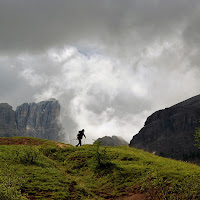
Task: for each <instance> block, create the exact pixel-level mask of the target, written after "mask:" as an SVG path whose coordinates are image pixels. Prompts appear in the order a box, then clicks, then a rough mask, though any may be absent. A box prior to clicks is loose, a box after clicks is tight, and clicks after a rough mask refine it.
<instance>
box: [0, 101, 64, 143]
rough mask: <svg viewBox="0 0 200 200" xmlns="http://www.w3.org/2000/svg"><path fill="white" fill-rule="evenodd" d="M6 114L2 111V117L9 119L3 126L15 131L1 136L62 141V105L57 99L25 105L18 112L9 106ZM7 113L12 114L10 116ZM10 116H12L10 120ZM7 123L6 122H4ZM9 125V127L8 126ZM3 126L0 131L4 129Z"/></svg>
mask: <svg viewBox="0 0 200 200" xmlns="http://www.w3.org/2000/svg"><path fill="white" fill-rule="evenodd" d="M6 105H7V108H6V112H3V110H2V111H1V110H0V115H1V116H2V117H3V118H5V119H7V123H5V122H3V121H2V124H4V125H3V126H6V127H7V129H8V130H10V129H12V130H13V131H12V132H10V131H8V132H9V134H2V135H1V136H12V135H20V136H32V137H37V138H42V139H49V140H56V141H59V140H62V138H63V134H62V125H61V123H60V120H59V115H60V104H59V103H58V101H57V100H55V99H50V100H47V101H42V102H39V103H24V104H22V105H20V106H18V107H17V109H16V111H13V110H12V107H11V106H9V105H8V104H6ZM5 113H10V114H9V115H8V114H7V115H6V114H5ZM8 116H10V117H9V118H8ZM4 121H6V120H4ZM6 124H7V125H6ZM3 126H1V127H0V131H1V130H2V129H3V128H2V127H3Z"/></svg>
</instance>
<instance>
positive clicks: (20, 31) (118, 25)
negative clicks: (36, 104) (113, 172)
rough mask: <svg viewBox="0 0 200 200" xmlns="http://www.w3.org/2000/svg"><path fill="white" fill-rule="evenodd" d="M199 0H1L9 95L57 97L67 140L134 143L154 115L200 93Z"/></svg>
mask: <svg viewBox="0 0 200 200" xmlns="http://www.w3.org/2000/svg"><path fill="white" fill-rule="evenodd" d="M199 8H200V3H199V2H198V1H195V0H191V1H190V2H189V1H186V0H173V1H172V0H169V1H164V0H148V1H147V0H146V1H145V0H140V1H138V0H133V1H130V0H124V1H123V2H122V1H118V0H115V1H114V0H102V1H97V0H84V1H83V0H82V1H81V0H74V1H64V0H58V1H56V2H55V1H52V0H48V1H47V0H40V1H38V0H34V1H33V0H28V1H24V0H15V1H14V0H6V1H5V0H2V1H1V2H0V27H1V30H2V31H1V35H0V70H1V73H0V85H1V87H0V94H1V95H0V102H8V103H10V104H11V105H13V106H14V107H15V106H17V105H19V104H21V103H23V102H31V101H42V100H46V99H48V98H52V97H53V98H57V99H58V100H59V101H60V103H61V106H62V123H63V125H64V127H65V131H66V140H72V139H73V138H75V137H76V134H77V131H78V130H79V129H82V128H85V129H86V134H87V136H88V137H87V141H86V142H87V143H91V142H93V139H96V138H98V137H102V136H104V135H110V136H111V135H120V136H122V137H124V139H126V140H127V141H130V139H131V138H132V136H133V135H134V134H136V133H138V131H139V129H140V128H141V127H142V126H143V124H144V122H145V120H146V117H147V116H148V115H150V114H151V113H152V112H154V111H156V110H157V109H162V108H165V107H168V106H171V105H173V104H175V103H178V102H179V101H182V100H185V99H187V98H189V97H191V96H194V95H197V94H199V89H200V86H199V76H200V66H199V51H198V49H199V44H200V42H199V41H200V37H199V35H200V29H199V27H200V26H199V21H200V20H199V19H200V16H199V15H200V14H199V13H200V12H199Z"/></svg>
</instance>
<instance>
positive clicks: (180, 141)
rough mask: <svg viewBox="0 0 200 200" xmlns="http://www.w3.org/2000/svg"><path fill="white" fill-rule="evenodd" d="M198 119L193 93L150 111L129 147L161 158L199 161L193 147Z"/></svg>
mask: <svg viewBox="0 0 200 200" xmlns="http://www.w3.org/2000/svg"><path fill="white" fill-rule="evenodd" d="M199 120H200V95H197V96H195V97H192V98H190V99H188V100H185V101H183V102H181V103H178V104H176V105H174V106H172V107H170V108H165V109H163V110H159V111H156V112H155V113H153V114H152V115H151V116H149V117H148V118H147V120H146V122H145V125H144V127H143V128H142V129H141V130H140V131H139V133H138V134H137V135H135V136H133V139H132V140H131V141H130V144H129V146H130V147H135V148H139V149H143V150H146V151H149V152H154V153H155V154H157V155H161V156H164V157H169V158H174V159H180V160H186V161H194V162H200V151H199V149H198V148H197V147H196V146H194V144H195V140H194V133H195V128H196V127H197V126H200V123H199Z"/></svg>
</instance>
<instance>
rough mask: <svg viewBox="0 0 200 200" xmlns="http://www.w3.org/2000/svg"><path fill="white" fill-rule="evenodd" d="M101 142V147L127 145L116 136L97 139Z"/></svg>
mask: <svg viewBox="0 0 200 200" xmlns="http://www.w3.org/2000/svg"><path fill="white" fill-rule="evenodd" d="M99 140H100V141H101V145H102V146H120V145H128V142H126V141H125V140H124V139H123V138H122V137H117V136H112V137H109V136H105V137H102V138H99Z"/></svg>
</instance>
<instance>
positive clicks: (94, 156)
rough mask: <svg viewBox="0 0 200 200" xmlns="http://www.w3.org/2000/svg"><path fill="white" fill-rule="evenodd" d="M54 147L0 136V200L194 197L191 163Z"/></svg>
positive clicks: (197, 172) (124, 151)
mask: <svg viewBox="0 0 200 200" xmlns="http://www.w3.org/2000/svg"><path fill="white" fill-rule="evenodd" d="M5 139H6V141H5ZM9 140H10V141H9ZM19 142H20V143H19ZM5 144H12V145H5ZM25 144H26V145H25ZM60 144H61V143H56V142H53V141H48V140H41V139H36V138H23V137H15V138H0V172H1V173H0V180H1V181H2V182H1V183H0V185H1V187H0V197H1V198H0V199H2V200H3V198H2V197H8V195H10V196H9V198H4V199H10V200H14V199H22V195H23V196H24V197H25V198H27V199H34V200H37V199H59V200H67V199H75V200H76V199H98V200H103V199H118V200H119V199H137V200H149V199H159V200H164V199H179V200H188V199H191V200H192V199H196V200H197V199H199V198H200V167H199V166H197V165H193V164H188V163H185V162H180V161H175V160H171V159H166V158H162V157H158V156H156V155H153V154H150V153H148V152H144V151H142V150H138V149H135V148H130V147H125V146H123V147H106V148H105V147H101V146H98V145H83V146H82V147H78V148H77V147H73V146H71V145H67V144H62V145H64V146H63V148H60V147H59V146H60ZM4 189H5V190H4ZM15 197H17V198H15Z"/></svg>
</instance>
